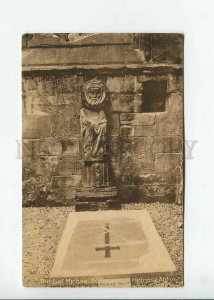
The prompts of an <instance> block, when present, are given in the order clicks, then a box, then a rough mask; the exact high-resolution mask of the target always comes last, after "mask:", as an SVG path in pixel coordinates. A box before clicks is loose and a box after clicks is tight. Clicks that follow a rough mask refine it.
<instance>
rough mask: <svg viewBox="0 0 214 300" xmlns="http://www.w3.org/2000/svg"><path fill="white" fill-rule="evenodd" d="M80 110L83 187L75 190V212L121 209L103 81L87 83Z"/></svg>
mask: <svg viewBox="0 0 214 300" xmlns="http://www.w3.org/2000/svg"><path fill="white" fill-rule="evenodd" d="M84 98H85V99H84V103H83V107H82V109H81V110H80V124H81V137H82V145H83V156H84V159H83V168H82V180H81V184H80V187H79V188H77V190H76V205H75V209H76V211H80V210H96V209H100V208H102V209H104V207H106V208H114V209H117V207H120V204H119V202H118V199H117V189H116V187H115V186H113V185H112V180H111V172H110V167H109V155H108V153H107V118H106V114H105V111H104V109H103V107H104V105H103V104H104V101H105V98H106V91H105V86H104V85H103V83H102V81H101V80H99V79H97V78H94V79H92V80H90V81H88V82H87V83H86V87H85V97H84Z"/></svg>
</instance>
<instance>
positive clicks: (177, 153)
mask: <svg viewBox="0 0 214 300" xmlns="http://www.w3.org/2000/svg"><path fill="white" fill-rule="evenodd" d="M94 76H98V77H99V78H101V79H102V80H103V81H104V83H105V84H106V87H107V101H106V111H107V115H108V120H109V132H110V134H109V151H110V154H111V169H112V176H113V177H114V182H115V184H116V186H117V187H118V190H119V197H120V198H121V200H123V201H129V202H136V201H142V202H148V201H149V202H151V201H163V202H175V201H176V194H178V193H177V191H178V190H180V188H181V186H182V176H183V170H182V165H183V76H182V72H180V71H176V70H174V69H170V70H168V69H167V68H166V69H164V72H162V71H161V72H160V68H159V69H158V70H152V71H151V72H148V71H147V72H145V69H144V68H140V69H137V70H134V71H131V70H130V71H127V70H126V72H121V71H120V72H119V71H118V72H115V71H114V72H113V73H112V72H111V71H110V70H109V71H106V70H105V73H103V74H102V73H100V72H98V74H96V72H94V71H93V70H92V71H91V73H90V72H89V73H87V72H76V73H75V72H73V71H72V72H69V71H66V72H65V71H52V72H47V71H46V72H26V73H25V74H23V110H22V111H23V147H22V155H23V204H24V205H70V204H72V203H74V198H75V190H76V187H77V186H78V185H79V183H80V180H81V153H82V152H81V139H80V122H79V111H80V108H81V102H82V97H83V95H84V93H83V92H84V86H85V82H86V81H87V80H88V79H90V78H93V77H94ZM148 81H149V82H150V84H149V85H147V87H146V83H147V82H148ZM153 82H154V83H157V82H165V83H166V93H165V94H163V95H162V98H161V97H160V99H158V97H157V99H156V100H155V101H157V104H156V106H154V105H153V106H152V105H150V104H151V103H152V99H149V97H148V95H150V94H149V93H148V91H147V94H146V92H145V91H146V89H148V86H149V87H150V88H151V95H155V94H154V91H152V86H153V85H152V83H153ZM162 86H163V85H162ZM154 87H157V84H156V85H154ZM144 92H145V93H144ZM146 95H147V96H146ZM144 97H145V99H146V100H145V99H144ZM153 97H155V96H153ZM147 98H148V99H147ZM144 101H147V103H145V102H144ZM158 101H159V102H160V103H159V102H158ZM144 107H147V108H148V109H147V111H149V112H145V111H144ZM154 107H155V109H156V111H152V110H153V109H154Z"/></svg>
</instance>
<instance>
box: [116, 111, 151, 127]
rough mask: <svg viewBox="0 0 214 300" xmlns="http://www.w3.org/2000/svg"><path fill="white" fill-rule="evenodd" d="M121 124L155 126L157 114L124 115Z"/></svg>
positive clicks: (121, 117)
mask: <svg viewBox="0 0 214 300" xmlns="http://www.w3.org/2000/svg"><path fill="white" fill-rule="evenodd" d="M120 123H121V124H122V125H154V124H155V113H127V114H124V113H122V114H121V115H120Z"/></svg>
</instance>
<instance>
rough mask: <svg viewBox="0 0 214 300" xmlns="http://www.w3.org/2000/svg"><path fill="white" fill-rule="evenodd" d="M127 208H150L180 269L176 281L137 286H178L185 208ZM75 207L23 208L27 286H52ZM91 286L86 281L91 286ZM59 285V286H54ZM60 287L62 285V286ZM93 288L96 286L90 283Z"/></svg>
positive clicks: (134, 283)
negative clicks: (51, 275) (59, 248)
mask: <svg viewBox="0 0 214 300" xmlns="http://www.w3.org/2000/svg"><path fill="white" fill-rule="evenodd" d="M123 209H146V210H147V211H148V212H149V214H150V216H151V218H152V220H153V222H154V225H155V227H156V229H157V231H158V233H159V235H160V236H161V238H162V240H163V243H164V245H165V246H166V248H167V250H168V252H169V254H170V256H171V258H172V260H173V262H174V263H175V265H176V268H177V270H178V275H177V277H176V278H169V279H167V278H164V279H163V278H161V279H160V278H158V279H152V280H142V279H140V278H136V279H134V280H133V281H132V286H133V287H144V286H145V287H152V286H159V287H167V286H169V287H176V286H181V285H182V281H183V277H182V274H183V244H182V241H183V229H182V228H180V227H179V226H178V224H179V222H182V219H183V211H182V207H181V206H177V205H174V204H160V203H152V204H142V203H141V204H125V205H123ZM71 211H74V208H73V207H52V208H48V207H36V208H35V207H34V208H23V284H24V286H31V287H36V286H50V281H48V280H49V273H50V271H51V269H52V266H53V263H54V258H55V254H56V249H57V245H58V243H59V241H60V238H61V235H62V233H63V230H64V227H65V222H66V220H67V218H68V215H69V213H70V212H71ZM88 284H89V283H87V282H85V285H86V286H88ZM51 285H52V286H57V283H55V282H54V283H53V282H52V283H51ZM58 285H59V286H60V283H59V284H58ZM90 286H93V284H90Z"/></svg>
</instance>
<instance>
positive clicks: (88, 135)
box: [80, 78, 107, 159]
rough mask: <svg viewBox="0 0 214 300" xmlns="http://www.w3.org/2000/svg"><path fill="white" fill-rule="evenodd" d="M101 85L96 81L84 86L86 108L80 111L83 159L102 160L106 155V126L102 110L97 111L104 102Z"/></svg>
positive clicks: (103, 90) (103, 92) (103, 91)
mask: <svg viewBox="0 0 214 300" xmlns="http://www.w3.org/2000/svg"><path fill="white" fill-rule="evenodd" d="M105 95H106V94H105V89H104V86H103V83H102V82H101V81H100V80H98V79H96V78H95V79H93V80H91V81H89V82H88V83H87V85H86V90H85V100H86V105H85V106H86V107H85V108H82V109H81V110H80V123H81V136H82V139H83V149H84V157H85V159H93V158H100V159H101V158H103V157H104V156H105V155H106V154H107V153H106V125H107V119H106V115H105V112H104V110H102V109H99V108H100V105H101V104H102V103H103V101H104V100H105Z"/></svg>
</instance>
